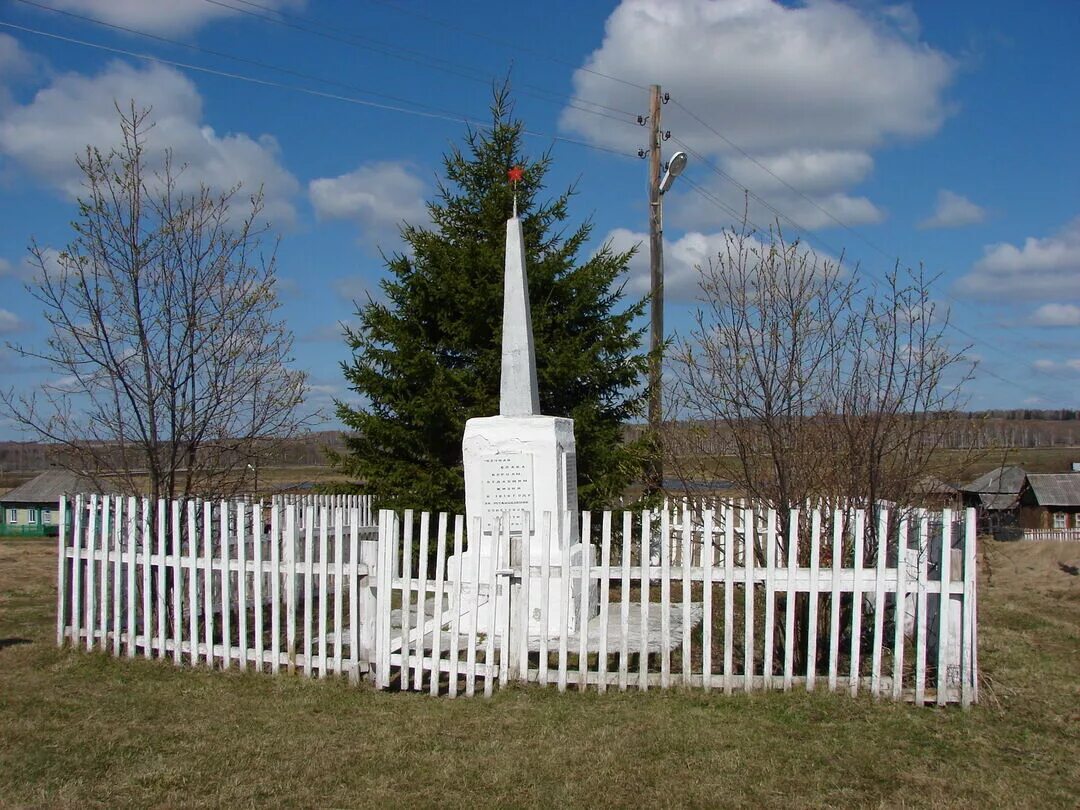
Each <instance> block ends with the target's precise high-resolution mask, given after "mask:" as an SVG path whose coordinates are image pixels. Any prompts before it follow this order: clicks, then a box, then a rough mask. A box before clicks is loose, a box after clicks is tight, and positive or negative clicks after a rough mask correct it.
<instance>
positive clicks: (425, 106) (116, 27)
mask: <svg viewBox="0 0 1080 810" xmlns="http://www.w3.org/2000/svg"><path fill="white" fill-rule="evenodd" d="M15 1H16V2H18V3H23V4H24V5H28V6H35V7H36V8H40V9H43V10H45V11H50V12H53V13H55V14H62V15H63V16H65V17H71V18H73V19H77V20H82V21H84V22H89V23H93V24H94V25H99V26H102V27H103V28H111V29H112V30H114V31H123V32H124V33H127V34H134V35H136V36H140V37H145V38H146V39H152V40H156V41H158V42H164V43H167V44H169V45H175V46H176V47H179V48H186V49H187V50H190V51H196V52H198V53H205V54H209V55H210V56H217V57H220V58H222V59H230V60H232V61H234V62H240V63H242V64H247V65H252V66H254V67H260V68H265V69H266V70H273V71H276V72H278V73H283V74H286V75H289V76H295V77H296V78H299V79H306V80H308V81H314V82H319V83H321V84H326V85H330V86H334V87H342V88H345V89H347V90H353V91H355V92H358V93H362V94H364V95H370V96H375V97H377V98H385V99H388V100H390V101H398V102H401V103H403V104H412V105H414V106H416V107H420V108H423V109H427V110H432V111H434V112H439V113H444V114H447V115H455V113H453V112H452V111H450V110H445V109H442V108H440V107H432V106H430V105H428V104H423V103H421V102H417V101H411V100H410V99H406V98H402V97H400V96H393V95H389V94H387V93H379V92H377V91H374V90H368V89H366V88H363V87H359V86H357V85H354V84H349V83H347V82H340V81H337V80H335V79H325V78H322V77H320V76H314V75H312V74H310V73H303V72H301V71H298V70H293V69H291V68H285V67H280V66H278V65H273V64H270V63H269V62H262V61H260V60H258V59H249V58H247V57H244V56H238V55H236V54H231V53H226V52H224V51H216V50H213V49H212V48H204V47H202V46H200V45H194V44H192V43H188V42H181V41H179V40H175V39H169V38H168V37H163V36H160V35H159V34H151V33H149V32H146V31H140V30H138V29H136V28H129V27H127V26H124V25H118V24H116V23H110V22H106V21H104V20H99V19H96V18H94V17H88V16H86V15H83V14H77V13H75V12H73V11H66V10H64V9H59V8H54V7H52V6H48V5H45V4H44V3H38V2H36V0H15Z"/></svg>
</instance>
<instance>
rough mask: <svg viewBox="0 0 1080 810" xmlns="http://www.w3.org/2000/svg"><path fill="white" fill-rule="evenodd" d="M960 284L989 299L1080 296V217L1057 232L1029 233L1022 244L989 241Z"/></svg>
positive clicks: (964, 290)
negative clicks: (1036, 234) (991, 242)
mask: <svg viewBox="0 0 1080 810" xmlns="http://www.w3.org/2000/svg"><path fill="white" fill-rule="evenodd" d="M956 288H957V290H958V291H959V292H960V293H963V294H965V295H970V296H973V297H975V298H986V299H1002V300H1004V299H1009V298H1023V299H1029V300H1030V299H1035V300H1038V299H1040V298H1041V299H1050V300H1060V299H1062V298H1080V217H1077V218H1076V219H1074V220H1073V221H1072V222H1070V223H1069V224H1068V225H1066V226H1065V227H1064V228H1062V229H1061V231H1059V232H1058V233H1057V234H1055V235H1054V236H1048V237H1044V238H1041V239H1040V238H1037V237H1033V236H1029V237H1028V238H1027V239H1025V240H1024V243H1023V245H1021V246H1020V247H1017V246H1015V245H1011V244H1008V243H1006V242H1001V243H998V244H993V245H987V246H986V247H985V248H983V256H982V258H981V259H979V261H977V262H976V263H975V266H974V267H973V268H972V271H971V272H970V273H968V274H967V275H966V276H963V277H962V278H961V279H960V280H959V281H957V283H956Z"/></svg>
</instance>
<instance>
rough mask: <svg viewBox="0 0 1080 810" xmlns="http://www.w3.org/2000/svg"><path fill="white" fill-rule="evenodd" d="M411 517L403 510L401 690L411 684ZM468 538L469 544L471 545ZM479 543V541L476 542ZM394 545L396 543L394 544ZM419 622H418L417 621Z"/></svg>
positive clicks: (412, 514)
mask: <svg viewBox="0 0 1080 810" xmlns="http://www.w3.org/2000/svg"><path fill="white" fill-rule="evenodd" d="M413 517H414V512H413V510H412V509H406V510H405V522H404V526H405V529H404V533H403V535H402V539H401V645H402V646H401V688H402V689H408V688H409V684H410V683H411V682H412V681H411V678H410V674H411V673H410V671H409V665H410V660H409V659H410V658H411V656H410V654H409V653H410V649H409V632H410V629H411V625H410V618H411V617H410V616H409V613H410V610H411V608H412V590H413V578H412V552H413V543H412V537H413ZM472 539H473V538H470V543H472ZM477 542H479V541H477ZM395 545H396V543H395ZM418 621H419V620H418Z"/></svg>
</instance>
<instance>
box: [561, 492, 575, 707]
mask: <svg viewBox="0 0 1080 810" xmlns="http://www.w3.org/2000/svg"><path fill="white" fill-rule="evenodd" d="M571 525H572V524H571V515H570V513H569V512H563V515H562V523H561V524H560V526H559V539H560V543H559V553H560V556H559V560H560V562H559V675H558V689H559V691H560V692H565V691H566V667H567V657H568V655H567V653H568V650H567V642H568V641H569V638H568V637H569V635H570V541H571V539H572V538H571V536H570V527H571Z"/></svg>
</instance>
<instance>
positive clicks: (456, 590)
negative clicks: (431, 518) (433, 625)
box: [448, 515, 465, 697]
mask: <svg viewBox="0 0 1080 810" xmlns="http://www.w3.org/2000/svg"><path fill="white" fill-rule="evenodd" d="M464 521H465V518H463V517H462V516H461V515H455V516H454V560H456V561H457V571H456V575H455V576H454V581H453V582H451V583H450V605H451V611H450V670H449V689H448V693H449V696H450V697H454V696H455V695H457V690H458V664H459V656H460V652H459V640H460V633H461V581H462V580H463V579H464V578H465V565H464V560H462V559H461V546H462V539H463V538H462V535H463V534H464V533H465V528H464Z"/></svg>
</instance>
